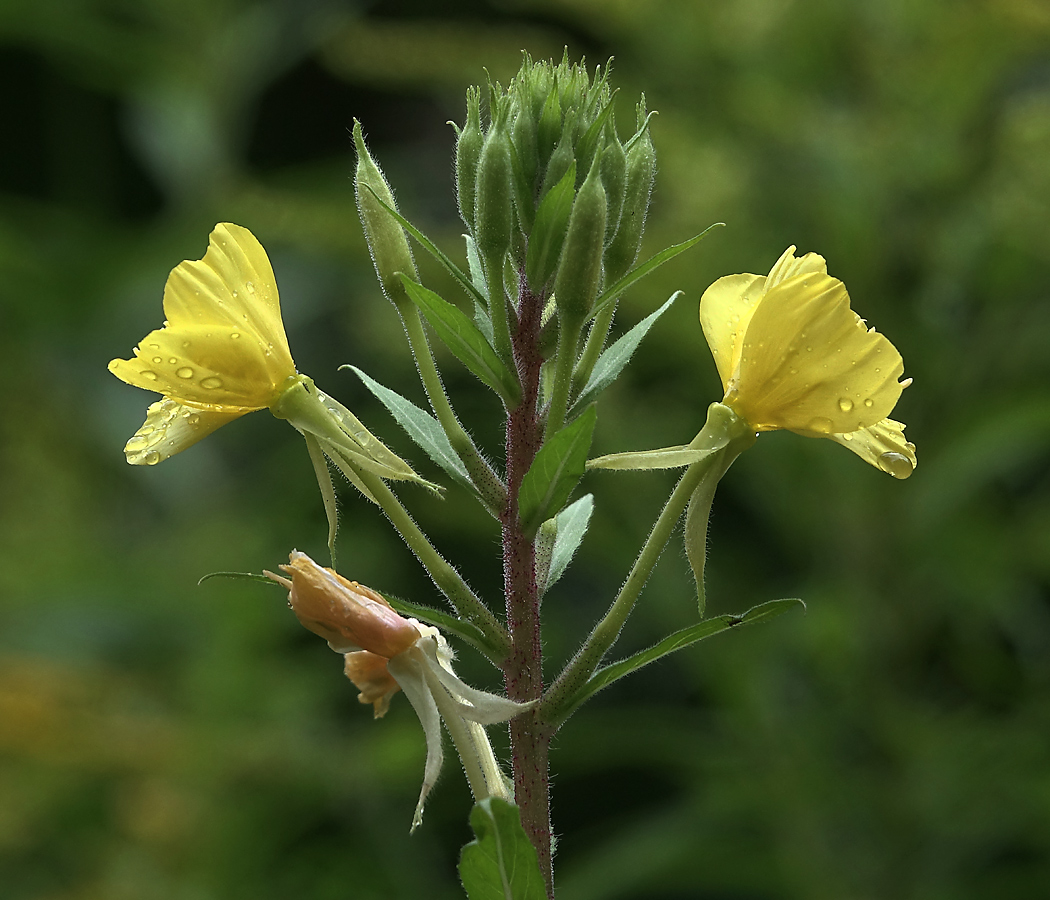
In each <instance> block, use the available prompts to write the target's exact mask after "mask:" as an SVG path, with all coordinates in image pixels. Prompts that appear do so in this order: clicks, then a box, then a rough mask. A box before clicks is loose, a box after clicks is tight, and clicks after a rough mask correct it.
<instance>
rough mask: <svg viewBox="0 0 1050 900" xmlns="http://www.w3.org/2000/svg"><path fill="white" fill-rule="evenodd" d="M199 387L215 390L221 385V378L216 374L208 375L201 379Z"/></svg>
mask: <svg viewBox="0 0 1050 900" xmlns="http://www.w3.org/2000/svg"><path fill="white" fill-rule="evenodd" d="M201 387H202V388H204V389H205V390H208V391H217V390H218V389H219V388H221V387H222V379H221V378H219V377H218V376H217V375H209V376H208V377H207V378H202V379H201Z"/></svg>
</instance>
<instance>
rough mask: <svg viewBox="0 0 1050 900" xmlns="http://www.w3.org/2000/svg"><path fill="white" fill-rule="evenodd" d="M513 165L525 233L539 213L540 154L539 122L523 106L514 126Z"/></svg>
mask: <svg viewBox="0 0 1050 900" xmlns="http://www.w3.org/2000/svg"><path fill="white" fill-rule="evenodd" d="M511 134H512V144H511V150H512V155H511V164H512V166H513V169H514V195H515V201H516V206H517V211H518V223H519V224H520V225H521V231H522V234H525V235H528V234H529V233H530V232H531V231H532V223H533V219H534V218H535V214H536V206H535V204H536V173H537V171H538V170H539V165H540V157H539V152H538V151H537V149H536V122H535V120H534V119H533V118H532V115H531V111H530V110H529V109H528V108H527V107H526V108H522V107H520V106H519V108H518V111H517V115H516V116H515V118H514V125H513V127H512V129H511Z"/></svg>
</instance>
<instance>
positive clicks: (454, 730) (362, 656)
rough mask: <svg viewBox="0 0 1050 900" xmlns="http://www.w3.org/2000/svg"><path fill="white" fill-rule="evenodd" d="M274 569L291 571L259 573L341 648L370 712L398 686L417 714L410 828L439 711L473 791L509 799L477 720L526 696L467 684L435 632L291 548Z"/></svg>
mask: <svg viewBox="0 0 1050 900" xmlns="http://www.w3.org/2000/svg"><path fill="white" fill-rule="evenodd" d="M281 570H282V571H283V572H285V573H287V574H288V575H290V576H291V577H290V578H285V577H283V576H281V575H275V574H274V573H272V572H267V573H266V575H267V576H269V577H270V578H272V579H273V580H274V581H277V582H279V583H280V584H283V585H284V586H285V587H286V588H288V605H289V606H291V608H292V611H293V612H294V613H295V615H296V617H297V618H298V619H299V621H300V622H301V623H302V624H303V625H304V626H305V627H306V628H308V629H310V631H312V632H314V634H318V635H320V636H321V637H323V638H324V639H325V640H327V641H328V646H330V647H331V648H332V649H333V650H335V651H336V652H337V653H342V654H344V655H345V657H344V670H345V673H346V676H347V677H348V678H349V679H350V680H351V681H353V683H354V685H355V686H356V687H357V688H358V689H359V690H360V691H361V693H360V694H359V696H358V699H359V700H360V701H361V702H362V703H370V704H372V706H373V709H374V710H375V717H376V718H377V719H378V718H381V717H382V716H383V715H385V714H386V711H387V709H388V708H389V706H390V698H391V697H392V696H393V695H394V694H395V693H397V691H398V690H399V689H400V690H402V691H404V692H405V696H406V697H407V698H408V701H409V703H411V704H412V707H413V709H414V710H415V711H416V715H417V716H419V721H420V723H421V724H422V726H423V732H424V734H425V735H426V741H427V762H426V768H425V771H424V775H423V788H422V790H421V791H420V794H419V803H418V804H417V805H416V812H415V815H414V816H413V819H412V828H413V829H415V828H416V826H418V825H419V824H420V822H421V821H422V819H423V804H424V802H425V801H426V798H427V794H429V793H430V789H431V788H432V787H433V786H434V783H435V782H436V781H437V777H438V774H439V772H440V771H441V763H442V759H443V756H444V753H443V751H442V747H441V720H442V719H444V721H445V727H446V728H447V729H448V732H449V734H450V735H451V736H452V740H453V742H454V743H455V745H456V750H457V751H458V752H459V755H460V758H461V759H462V761H463V768H464V770H465V771H466V773H467V779H468V781H469V782H470V787H471V790H472V791H473V792H474V797H475V799H476V800H483V799H485V797H490V796H497V797H501V798H503V799H505V800H511V799H512V797H511V791H510V787H509V785H508V782H507V778H506V776H505V775H504V774H503V772H502V770H501V769H500V767H499V764H498V763H497V762H496V757H495V755H494V754H493V752H492V746H491V745H490V744H489V740H488V736H487V735H486V734H485V729H484V728H482V725H491V724H493V723H495V722H505V721H506V720H507V719H510V718H513V717H514V716H516V715H518V714H519V713H521V712H524V711H525V710H526V709H528V708H529V705H528V704H521V703H515V702H514V701H513V700H508V699H507V698H506V697H500V696H497V695H496V694H490V693H488V692H486V691H479V690H477V689H476V688H472V687H470V685H468V684H466V683H465V682H464V681H463V680H462V679H461V678H460V677H459V676H458V675H456V673H455V672H454V671H453V669H452V658H453V654H452V649H451V648H450V647H449V645H448V642H447V641H446V640H445V638H444V637H443V636H442V635H441V633H440V632H439V631H438V630H437V629H436V628H433V627H431V626H429V625H424V624H422V623H421V622H418V621H416V620H415V619H411V618H408V619H406V618H404V617H402V616H400V615H399V614H398V613H397V612H395V611H394V609H393V608H392V607H391V606H390V604H389V603H388V602H387V601H386V600H385V599H384V598H383V597H382V596H381V595H380V594H378V593H377V592H375V591H373V590H372V589H371V588H368V587H365V586H364V585H362V584H358V583H357V582H356V581H348V580H347V579H345V578H343V576H342V575H340V574H339V573H337V572H335V571H333V570H332V569H326V568H322V567H321V566H319V565H317V563H315V562H314V561H313V560H312V559H310V557H309V556H307V555H306V554H305V553H299V552H298V551H295V550H293V551H292V553H291V554H290V556H289V561H288V565H286V566H281Z"/></svg>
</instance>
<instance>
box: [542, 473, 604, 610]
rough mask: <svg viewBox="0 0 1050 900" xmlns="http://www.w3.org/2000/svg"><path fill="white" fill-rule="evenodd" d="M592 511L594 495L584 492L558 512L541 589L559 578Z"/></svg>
mask: <svg viewBox="0 0 1050 900" xmlns="http://www.w3.org/2000/svg"><path fill="white" fill-rule="evenodd" d="M593 512H594V495H593V494H584V495H583V496H582V497H580V499H579V500H577V501H576V502H575V503H571V504H569V505H568V506H566V507H565V509H563V510H562V511H561V512H560V513H558V516H557V518H556V519H555V521H556V522H557V523H558V533H557V537H555V539H554V550H553V551H552V552H551V563H550V568H549V569H548V571H547V578H546V581H545V583H544V586H543V590H547V589H548V588H549V587H550V586H551V585H552V584H554V582H556V581H557V580H558V579H559V578H561V576H562V573H563V572H564V571H565V570H566V569H567V568H568V566H569V563H570V562H572V558H573V556H574V555H575V553H576V550H577V549H578V548H579V546H580V544H581V543H582V542H583V536H584V535H585V534H586V533H587V526H588V525H589V524H590V522H591V513H593Z"/></svg>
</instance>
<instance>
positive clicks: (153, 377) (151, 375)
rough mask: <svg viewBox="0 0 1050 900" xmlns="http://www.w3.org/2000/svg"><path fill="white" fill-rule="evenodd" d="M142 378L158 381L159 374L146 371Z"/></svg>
mask: <svg viewBox="0 0 1050 900" xmlns="http://www.w3.org/2000/svg"><path fill="white" fill-rule="evenodd" d="M142 377H143V378H145V379H146V380H147V381H156V380H157V373H156V372H151V371H150V370H149V369H146V371H145V372H143V373H142Z"/></svg>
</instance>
